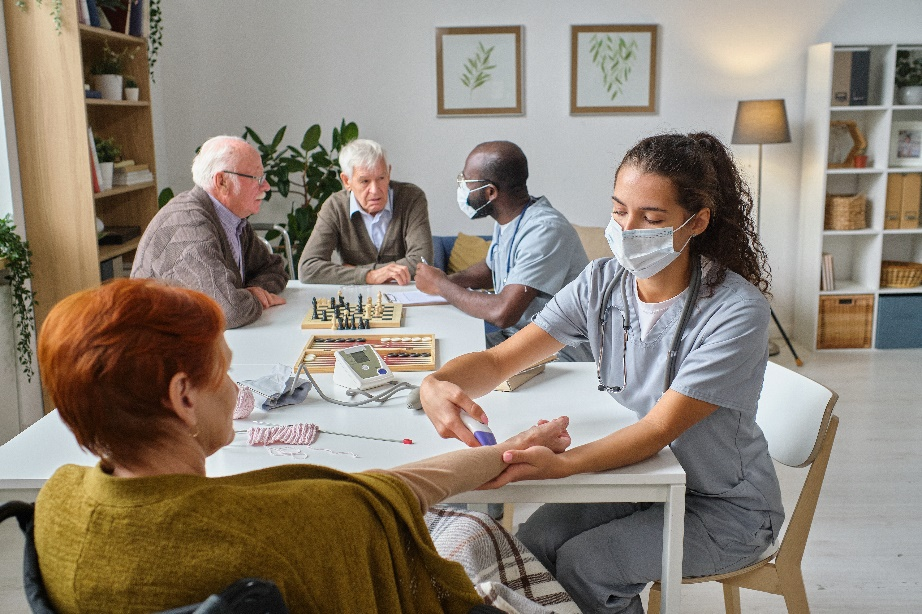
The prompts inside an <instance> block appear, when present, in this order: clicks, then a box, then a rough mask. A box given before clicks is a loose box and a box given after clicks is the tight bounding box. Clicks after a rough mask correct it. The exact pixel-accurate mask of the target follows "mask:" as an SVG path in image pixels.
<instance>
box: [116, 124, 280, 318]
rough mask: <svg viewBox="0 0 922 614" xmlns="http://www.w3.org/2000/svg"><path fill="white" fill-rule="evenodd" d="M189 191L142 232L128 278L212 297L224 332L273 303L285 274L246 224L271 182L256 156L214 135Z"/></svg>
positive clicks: (198, 161) (231, 139) (277, 300)
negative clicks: (221, 314) (173, 284)
mask: <svg viewBox="0 0 922 614" xmlns="http://www.w3.org/2000/svg"><path fill="white" fill-rule="evenodd" d="M192 180H193V181H194V182H195V187H194V188H193V189H191V190H189V191H188V192H183V193H181V194H178V195H177V196H175V197H174V198H173V199H171V200H170V202H169V203H167V204H166V206H164V207H163V209H161V210H160V211H159V212H158V213H157V215H155V216H154V219H153V220H152V221H151V223H150V224H149V225H148V226H147V229H146V230H145V231H144V235H143V236H142V237H141V243H140V244H139V245H138V251H137V254H136V256H135V259H134V266H133V267H132V270H131V276H132V277H150V278H156V279H166V280H170V281H173V282H176V283H178V284H180V285H182V286H185V287H187V288H191V289H193V290H198V291H199V292H203V293H205V294H207V295H208V296H210V297H212V298H213V299H215V301H217V303H218V304H219V305H220V306H221V309H222V310H223V311H224V317H225V319H226V320H227V327H228V328H237V327H240V326H244V325H246V324H249V323H251V322H253V321H254V320H256V319H257V318H258V317H259V316H260V315H261V314H262V312H263V310H264V309H268V308H269V307H272V306H274V305H281V304H284V303H285V299H284V298H282V297H281V296H280V293H281V292H282V290H284V289H285V284H286V283H287V282H288V274H287V273H285V268H284V264H283V261H282V258H281V257H280V256H277V255H274V254H270V253H269V250H267V249H266V247H265V245H263V244H262V243H260V241H259V238H258V237H257V236H256V234H255V233H254V232H253V229H252V228H251V227H250V224H249V223H248V222H247V220H246V218H247V217H249V216H250V215H253V214H254V213H258V212H259V207H260V204H261V203H262V201H263V197H264V196H265V194H266V192H268V191H269V184H268V183H267V182H266V177H265V175H264V174H263V166H262V160H261V158H260V156H259V152H257V151H256V149H254V148H253V146H252V145H250V144H249V143H247V142H246V141H244V140H243V139H241V138H238V137H234V136H216V137H213V138H211V139H209V140H207V141H205V143H204V144H203V145H202V147H201V149H200V150H199V153H198V155H196V156H195V159H194V160H193V161H192Z"/></svg>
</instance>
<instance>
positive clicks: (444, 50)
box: [435, 26, 524, 115]
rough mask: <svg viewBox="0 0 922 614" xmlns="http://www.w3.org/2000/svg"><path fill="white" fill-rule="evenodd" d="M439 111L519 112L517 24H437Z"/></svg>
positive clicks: (519, 29) (519, 38)
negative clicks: (453, 26)
mask: <svg viewBox="0 0 922 614" xmlns="http://www.w3.org/2000/svg"><path fill="white" fill-rule="evenodd" d="M435 56H436V59H435V62H436V84H437V88H438V114H439V115H521V114H522V113H523V112H524V111H523V108H524V107H523V103H522V26H497V27H482V28H437V29H436V31H435Z"/></svg>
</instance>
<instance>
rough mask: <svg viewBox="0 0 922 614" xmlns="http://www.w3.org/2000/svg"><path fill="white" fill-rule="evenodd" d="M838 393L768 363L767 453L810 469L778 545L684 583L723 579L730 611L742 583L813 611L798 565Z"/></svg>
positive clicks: (655, 593)
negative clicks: (733, 566) (752, 558)
mask: <svg viewBox="0 0 922 614" xmlns="http://www.w3.org/2000/svg"><path fill="white" fill-rule="evenodd" d="M838 398H839V395H837V394H836V393H835V392H833V391H832V390H829V389H828V388H826V387H825V386H822V385H821V384H818V383H816V382H814V381H813V380H811V379H809V378H806V377H804V376H803V375H800V374H799V373H795V372H794V371H791V370H790V369H785V368H784V367H781V366H778V365H777V364H775V363H772V362H769V363H768V367H767V368H766V370H765V383H764V384H763V386H762V396H761V397H760V398H759V409H758V413H757V414H756V422H757V423H758V425H759V427H760V428H761V429H762V432H763V433H765V439H767V440H768V451H769V454H771V457H772V458H773V459H774V460H775V462H778V463H781V464H783V465H787V466H788V467H795V468H797V467H808V466H809V467H810V469H809V471H808V472H807V478H806V481H805V482H804V484H803V487H802V488H801V490H800V496H799V498H798V500H797V504H796V506H795V507H794V511H793V513H792V512H791V508H790V506H789V505H787V504H786V505H785V510H786V512H787V513H788V521H787V523H786V524H785V527H784V529H783V531H782V535H781V537H780V538H779V539H778V546H777V547H772V548H769V549H768V550H767V551H766V552H765V553H764V554H763V556H762V557H761V559H760V560H759V561H758V562H756V563H753V564H752V565H749V566H748V567H745V568H743V569H740V570H738V571H734V572H730V573H725V574H719V575H713V576H703V577H700V578H684V579H683V580H682V582H683V584H696V583H699V582H712V581H713V582H720V583H721V584H723V589H724V607H725V609H726V611H727V614H740V588H741V587H742V588H749V589H752V590H756V591H762V592H765V593H772V594H774V595H782V596H783V597H784V602H785V605H786V606H787V611H788V612H789V614H807V613H808V612H809V611H810V607H809V605H808V604H807V591H806V589H805V588H804V579H803V575H802V573H801V568H800V565H801V560H802V559H803V555H804V548H805V547H806V545H807V535H808V534H809V533H810V526H811V524H812V523H813V513H814V512H815V511H816V503H817V500H818V499H819V496H820V489H821V488H822V486H823V478H824V477H825V475H826V465H827V464H828V463H829V454H830V452H831V451H832V443H833V440H834V439H835V436H836V429H837V428H838V426H839V418H838V417H837V416H834V415H832V408H833V406H834V405H835V404H836V400H838ZM659 605H660V585H659V583H658V582H655V583H653V585H652V586H651V587H650V600H649V604H648V608H647V611H648V612H649V613H650V614H657V613H658V612H659Z"/></svg>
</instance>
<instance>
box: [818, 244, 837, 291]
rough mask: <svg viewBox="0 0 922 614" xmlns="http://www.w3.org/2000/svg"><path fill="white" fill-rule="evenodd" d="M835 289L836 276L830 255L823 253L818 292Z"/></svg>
mask: <svg viewBox="0 0 922 614" xmlns="http://www.w3.org/2000/svg"><path fill="white" fill-rule="evenodd" d="M835 289H836V275H835V270H834V268H833V264H832V254H827V253H823V266H822V269H821V270H820V290H822V291H829V290H835Z"/></svg>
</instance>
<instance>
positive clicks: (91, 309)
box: [38, 279, 229, 461]
mask: <svg viewBox="0 0 922 614" xmlns="http://www.w3.org/2000/svg"><path fill="white" fill-rule="evenodd" d="M223 332H224V315H223V313H222V312H221V308H220V307H219V306H218V304H217V303H215V302H214V300H213V299H211V298H210V297H208V296H206V295H205V294H202V293H201V292H196V291H194V290H188V289H185V288H180V287H177V286H168V285H165V284H163V283H162V282H158V281H155V280H152V279H117V280H115V281H113V282H111V283H108V284H105V285H103V286H102V287H99V288H94V289H92V290H85V291H83V292H78V293H77V294H73V295H71V296H69V297H67V298H65V299H64V300H62V301H61V302H60V303H58V304H57V305H55V306H54V308H53V309H52V310H51V312H50V313H49V314H48V317H47V318H46V320H45V322H44V324H43V325H42V330H41V333H40V334H39V338H38V361H39V368H40V370H41V374H42V381H43V382H44V384H45V388H46V390H47V391H48V393H49V394H50V395H51V399H52V400H53V401H54V403H55V405H56V406H57V408H58V412H59V413H60V414H61V418H62V419H63V420H64V422H65V423H66V424H67V426H69V427H70V429H71V431H73V433H74V435H75V436H76V438H77V441H78V442H79V444H80V446H81V447H82V448H85V449H87V450H89V451H91V452H92V453H94V454H96V455H97V456H99V457H100V458H102V459H103V460H104V461H105V460H106V459H126V458H130V457H131V455H132V451H133V450H135V449H137V446H139V445H145V444H149V443H150V442H152V441H155V440H156V438H158V437H159V436H161V435H162V434H163V433H164V431H165V429H164V427H165V426H166V424H167V423H168V419H169V418H171V417H172V416H173V415H174V413H173V411H172V409H171V406H170V401H169V385H170V381H171V380H172V378H173V376H174V375H176V374H177V373H185V374H186V375H188V376H189V379H190V381H191V382H192V383H193V385H196V386H203V387H215V388H216V387H217V386H218V385H220V382H221V378H222V377H223V376H224V374H225V372H226V371H227V369H228V366H229V365H228V364H227V360H226V359H225V357H224V355H223V353H221V352H220V351H219V346H218V340H219V339H220V338H221V336H222V334H223Z"/></svg>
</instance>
